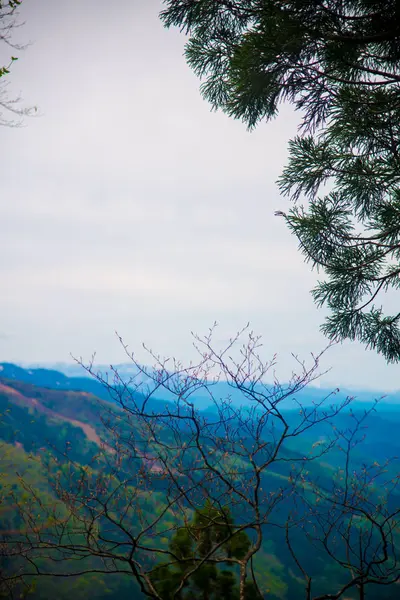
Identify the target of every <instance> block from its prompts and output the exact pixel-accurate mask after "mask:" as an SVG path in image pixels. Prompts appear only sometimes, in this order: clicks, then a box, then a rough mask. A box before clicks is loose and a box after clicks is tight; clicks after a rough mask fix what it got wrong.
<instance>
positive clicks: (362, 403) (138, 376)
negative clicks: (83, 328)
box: [0, 362, 400, 410]
mask: <svg viewBox="0 0 400 600" xmlns="http://www.w3.org/2000/svg"><path fill="white" fill-rule="evenodd" d="M1 368H2V369H7V372H11V373H14V375H12V376H13V377H14V376H15V377H16V378H17V379H18V378H20V377H21V376H22V377H23V379H24V381H25V380H26V381H28V380H29V377H32V379H31V382H32V383H34V382H35V381H37V377H38V376H39V381H41V377H48V378H49V379H48V380H49V382H50V384H51V385H59V384H61V382H64V384H65V385H66V380H65V377H68V378H71V379H72V380H71V381H69V382H68V385H69V386H72V387H71V389H73V386H77V387H76V388H75V389H81V388H80V387H79V386H81V385H82V383H83V385H84V388H85V389H89V388H90V389H94V390H96V391H97V392H96V391H95V392H94V393H103V392H99V391H98V390H99V387H101V386H99V385H97V382H95V381H94V380H93V378H91V377H90V376H89V374H88V373H87V371H86V370H85V369H84V368H83V367H82V366H81V365H79V364H78V363H63V362H56V363H42V364H40V363H31V364H28V365H26V364H22V365H21V367H20V368H22V369H23V370H25V374H22V372H20V371H18V367H17V366H16V365H11V364H10V363H0V369H1ZM113 368H114V369H115V370H116V371H117V372H118V374H119V375H120V377H121V379H122V381H124V382H129V381H130V380H131V379H132V378H134V379H135V381H136V383H139V382H140V383H145V382H146V377H145V376H144V375H143V374H142V373H138V370H137V368H136V367H135V365H133V364H132V363H121V364H117V365H113ZM147 368H148V369H149V367H147ZM93 369H94V371H95V372H99V373H101V374H102V375H103V376H105V375H106V373H109V374H110V376H112V374H111V369H110V365H105V364H96V365H94V367H93ZM30 371H32V374H31V375H30V373H29V372H30ZM46 371H48V373H47V375H46ZM82 379H83V382H82ZM57 381H59V384H57ZM90 382H91V383H90ZM266 383H267V384H268V382H266ZM93 385H94V387H92V386H93ZM334 389H335V388H334V387H317V386H313V385H310V386H307V388H306V389H305V390H303V391H301V392H299V394H298V395H297V397H298V398H299V400H301V402H302V403H304V404H305V405H308V404H312V402H313V401H318V400H321V399H322V398H324V397H326V396H328V395H329V394H331V393H332V392H333V391H334ZM339 390H340V391H339V392H337V393H336V401H340V400H344V399H345V398H346V397H347V396H349V397H352V398H354V400H355V402H356V403H357V406H358V407H359V408H362V407H368V406H370V405H371V404H372V403H374V402H375V400H378V401H379V405H380V407H381V410H384V409H386V408H390V410H400V389H399V390H396V391H393V392H387V391H382V390H379V388H378V387H377V388H376V389H356V388H354V389H353V388H351V389H350V388H349V389H348V388H344V387H341V388H339ZM213 394H214V396H215V397H216V398H218V399H226V398H230V399H231V401H232V402H233V403H234V404H235V405H241V404H248V402H249V401H248V399H247V398H246V397H245V396H244V395H243V394H242V393H241V392H240V391H239V390H237V389H236V388H235V387H232V386H230V385H229V384H228V383H226V382H223V381H220V382H217V383H215V384H213ZM172 398H173V396H172V395H171V394H169V393H168V391H167V390H163V392H162V399H163V400H168V399H172ZM192 401H195V403H196V406H197V407H198V408H201V409H205V408H208V407H210V404H211V401H210V396H209V394H208V393H207V391H205V390H202V389H199V390H197V391H196V393H195V394H194V395H193V396H192ZM291 403H292V400H288V401H287V402H286V405H285V408H287V409H290V408H291V407H293V405H291Z"/></svg>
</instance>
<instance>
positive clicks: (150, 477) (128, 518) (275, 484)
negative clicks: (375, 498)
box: [0, 378, 397, 600]
mask: <svg viewBox="0 0 400 600" xmlns="http://www.w3.org/2000/svg"><path fill="white" fill-rule="evenodd" d="M0 414H1V420H0V440H1V448H0V450H1V456H0V461H1V469H0V472H1V473H2V476H1V479H0V485H1V512H0V523H1V532H2V537H3V541H5V546H4V548H7V543H9V542H10V540H11V541H12V539H13V538H15V536H17V537H18V536H19V538H20V539H21V536H22V537H23V536H24V534H25V533H26V531H28V529H29V528H31V527H32V523H30V522H28V521H29V519H28V521H27V520H26V515H34V519H35V525H36V526H39V527H41V528H42V530H43V532H45V535H46V536H49V537H51V535H52V534H51V528H52V527H55V525H57V526H58V527H59V526H60V523H63V522H64V521H66V520H67V516H68V515H70V513H69V512H68V511H69V508H68V507H69V505H68V502H67V501H66V500H65V499H64V498H63V497H62V494H60V490H65V489H68V486H71V490H72V491H75V492H76V490H78V489H82V488H79V482H81V481H84V482H85V486H86V488H87V489H88V490H89V489H96V490H97V492H98V497H97V498H96V501H99V502H101V501H102V498H105V497H106V495H107V493H109V491H110V490H111V488H113V489H114V490H118V492H117V491H116V492H115V494H114V496H113V498H112V501H110V512H111V514H112V515H114V516H113V519H117V520H118V515H119V514H121V513H124V515H125V521H124V524H125V525H126V524H127V527H128V532H127V533H126V535H125V533H124V532H123V531H122V530H121V527H117V526H116V525H115V524H114V525H115V526H114V525H113V521H112V520H107V519H105V517H104V514H103V515H100V517H99V518H98V514H97V513H96V518H97V521H96V523H97V526H98V527H99V532H100V538H101V535H102V534H101V532H102V531H103V534H104V539H105V540H106V541H104V540H102V539H101V540H100V542H99V539H100V538H99V537H98V538H97V541H96V543H97V544H98V548H99V552H98V553H97V554H98V555H97V557H96V556H94V555H93V554H90V555H89V554H87V555H86V554H82V555H81V556H80V558H79V561H80V562H79V571H80V572H85V573H84V574H82V575H80V576H77V577H75V576H73V573H76V572H77V569H76V566H77V563H76V560H75V561H74V560H67V561H65V560H62V561H61V558H63V559H65V558H68V559H70V558H71V555H70V551H69V550H68V551H64V554H63V553H61V554H58V553H57V552H56V551H55V550H54V548H53V549H51V548H50V550H49V547H48V546H47V547H46V548H47V550H46V552H43V546H42V547H41V548H38V549H36V550H32V553H31V554H30V555H29V556H28V558H35V557H36V558H35V565H36V567H37V565H39V568H40V571H41V573H42V575H41V576H34V571H35V569H32V568H30V567H29V564H28V565H27V562H26V560H25V559H23V558H21V557H17V558H15V557H10V556H7V552H6V551H5V552H3V557H2V559H1V560H2V562H1V569H2V575H3V578H5V579H6V578H7V577H9V576H10V575H14V574H16V573H19V572H20V571H19V570H22V571H21V572H25V573H26V572H30V573H32V577H28V578H25V581H26V582H33V585H32V587H31V588H29V589H28V588H26V587H24V585H22V584H21V583H20V582H18V581H17V583H16V587H15V588H14V592H15V591H16V592H17V593H18V594H21V593H22V594H24V593H26V594H27V596H28V597H31V598H33V599H42V598H43V599H45V598H53V597H54V598H55V597H57V598H60V599H61V600H64V598H65V599H67V598H68V599H69V598H71V596H72V595H73V597H76V598H77V599H78V600H79V599H80V598H82V599H83V598H87V597H88V593H89V590H90V596H92V597H93V598H98V599H99V600H101V599H103V598H104V599H105V598H112V599H115V600H116V599H117V598H118V599H122V600H123V599H124V598H130V599H135V598H141V597H143V596H142V594H141V592H140V591H139V589H138V586H137V583H136V581H135V578H134V577H133V575H132V573H131V574H124V573H123V571H126V570H127V569H126V562H124V561H125V560H126V557H127V553H128V554H129V548H130V546H129V544H127V540H128V538H129V536H130V535H137V532H138V531H140V528H141V527H142V529H143V523H147V522H148V523H150V522H153V523H155V522H157V525H156V526H154V527H152V528H151V529H149V530H148V531H147V533H146V534H145V535H144V537H143V538H142V539H143V543H144V544H145V545H146V544H147V545H151V544H153V545H155V546H156V547H157V548H161V549H162V548H165V549H166V548H167V547H168V543H169V539H170V536H171V532H172V531H173V530H174V527H176V524H177V522H178V521H179V515H177V514H176V513H175V512H174V511H173V510H169V509H168V507H167V505H166V498H167V497H168V489H167V488H168V486H167V479H168V478H166V473H165V471H163V466H162V464H160V462H159V460H158V459H157V458H156V457H157V456H159V455H158V454H157V453H156V451H155V447H154V448H153V451H154V455H153V454H152V451H151V450H152V445H151V444H152V442H151V440H149V439H146V437H145V431H144V430H143V429H142V428H141V426H140V424H139V423H137V422H136V421H135V419H134V418H124V419H123V418H122V415H123V411H121V410H120V409H118V408H117V407H116V406H115V405H114V404H112V403H108V402H106V401H105V400H102V399H99V398H98V397H96V396H94V395H93V394H91V393H88V392H86V391H76V390H69V389H52V388H50V387H43V386H37V385H33V384H32V383H28V382H26V381H19V380H16V379H7V378H0ZM386 418H387V417H385V418H381V419H380V421H379V427H377V428H375V429H374V430H373V435H374V442H375V443H376V440H377V439H379V431H380V430H381V428H384V423H386V420H385V419H386ZM343 419H344V417H343ZM343 422H344V421H343ZM116 423H117V424H118V427H119V429H118V435H119V437H116V436H115V424H116ZM324 431H325V430H324V429H323V428H322V429H321V432H320V434H321V435H323V433H324ZM160 435H161V439H162V440H164V441H165V442H168V441H170V437H171V431H168V429H167V428H166V429H165V431H164V432H163V431H162V430H161V434H160ZM183 435H184V436H185V435H186V436H188V433H187V432H185V431H184V434H183ZM386 437H387V436H386ZM312 441H313V440H312V439H309V438H307V436H305V437H304V441H303V442H301V441H299V440H297V439H296V443H295V444H293V445H292V447H290V446H287V447H286V448H283V449H282V457H283V460H282V461H281V462H276V463H273V464H271V467H270V468H268V469H267V470H266V471H265V472H264V473H263V475H262V489H263V494H265V498H267V497H268V494H274V493H275V492H276V490H277V489H280V486H282V485H286V483H287V481H288V478H289V477H290V471H291V467H290V459H293V460H295V459H297V458H298V457H299V456H301V453H302V452H305V449H306V448H308V447H309V446H310V443H311V442H312ZM119 443H120V444H122V443H125V446H126V447H128V446H129V444H130V448H131V450H132V449H133V452H131V454H130V455H129V456H127V455H126V456H123V455H120V454H119V449H118V444H119ZM207 444H208V442H207V440H205V442H204V452H205V453H206V454H207V453H212V452H213V449H212V446H211V445H209V446H208V447H207ZM302 444H303V446H302ZM396 444H397V442H396V440H392V445H391V446H390V444H389V440H388V439H386V445H389V446H390V448H389V449H388V451H389V450H390V449H391V448H392V447H395V446H396ZM122 445H123V444H122ZM307 451H308V450H307ZM358 456H359V460H361V454H359V455H358ZM365 458H366V457H365V455H364V456H363V459H365ZM185 460H186V461H187V464H188V468H189V467H190V460H191V455H190V453H189V454H187V455H186V458H185ZM230 460H232V459H231V458H230V457H229V456H226V457H225V458H224V461H225V464H226V465H228V464H229V461H230ZM339 460H340V452H339V453H338V452H336V454H335V453H333V454H332V455H331V457H329V458H327V457H323V458H321V460H316V461H314V462H312V463H310V469H311V475H309V477H311V479H312V480H315V481H318V482H319V486H320V488H321V489H322V490H324V489H329V485H330V483H331V480H332V478H333V477H334V474H335V472H336V469H337V465H336V464H335V463H336V462H337V463H338V464H339ZM171 461H173V457H171ZM117 462H118V468H117V467H116V465H117ZM171 464H173V463H171ZM234 468H235V469H236V470H237V472H238V473H240V472H244V471H245V470H246V460H245V459H244V458H243V459H240V460H239V459H235V464H234ZM88 474H89V475H88ZM80 478H81V479H80ZM82 485H83V484H82ZM90 486H93V488H91V487H90ZM121 490H123V491H121ZM307 493H308V492H307ZM310 497H311V492H310ZM291 503H292V500H291V499H290V498H288V499H287V501H286V504H284V505H282V509H281V508H279V509H278V510H277V512H276V516H275V517H274V520H275V521H276V522H278V521H279V519H283V518H284V513H285V510H288V507H290V508H291V509H293V507H294V504H293V505H292V504H291ZM93 506H94V505H93ZM96 510H97V509H96ZM79 514H80V513H79V512H76V513H75V516H73V517H71V516H69V517H68V518H69V520H68V525H66V533H67V534H68V535H69V536H70V537H71V539H72V538H73V540H74V544H75V545H76V544H78V545H79V543H81V542H80V541H82V540H84V536H85V535H86V534H87V530H85V526H86V525H85V522H84V521H81V520H80V517H79ZM188 514H190V507H189V513H188ZM23 515H25V520H24V518H23ZM233 516H234V518H235V520H236V521H237V522H239V523H240V520H241V519H243V518H244V517H245V515H244V513H243V508H242V507H240V506H237V507H236V508H235V507H234V509H233ZM158 518H159V519H160V520H159V521H158V520H157V519H158ZM110 523H111V525H110ZM104 532H107V534H105V533H104ZM110 540H111V541H110ZM128 541H129V540H128ZM292 543H293V544H294V545H296V546H297V547H300V548H302V549H303V551H302V564H303V567H304V568H305V569H306V570H307V571H309V572H311V573H312V574H313V577H314V581H315V593H316V594H317V593H323V591H324V590H328V591H330V592H332V591H334V590H335V589H338V588H339V587H340V586H341V585H344V584H345V582H346V572H345V571H344V570H343V569H340V568H339V567H338V565H337V564H335V563H334V561H332V560H329V557H328V556H326V555H323V554H321V553H319V552H318V551H317V549H316V548H315V547H314V546H313V545H312V544H309V542H308V541H307V539H306V538H305V537H304V533H303V532H302V531H301V530H300V529H299V530H295V531H293V533H292ZM111 548H118V552H119V556H120V559H119V560H117V561H116V562H115V561H114V560H112V561H108V560H107V558H106V557H107V552H110V550H111ZM306 548H307V550H306V551H305V549H306ZM35 552H36V554H35ZM38 556H40V558H37V557H38ZM154 557H155V555H154V556H153V558H151V555H150V554H149V558H148V560H149V561H150V563H151V561H152V560H153V561H154V560H155V558H154ZM146 560H147V559H146ZM150 563H149V564H150ZM253 567H254V570H255V573H256V575H257V580H258V582H259V585H260V587H261V589H262V590H263V594H264V597H265V598H267V599H271V600H295V599H297V598H301V597H303V595H304V581H303V580H302V578H301V573H299V571H298V569H296V564H295V562H294V560H293V557H292V556H291V553H290V551H289V549H288V547H287V545H286V544H285V539H284V535H283V533H282V529H281V528H279V527H276V526H273V525H272V524H271V526H268V525H266V527H265V535H264V539H263V543H262V547H261V549H260V550H259V552H258V553H257V554H256V557H255V560H254V565H253ZM99 570H106V571H108V573H100V572H96V571H99ZM116 570H117V571H118V570H119V571H120V572H118V573H113V571H116ZM61 571H62V574H63V575H64V576H63V577H54V576H51V574H54V573H60V572H61ZM86 571H87V572H86ZM90 571H92V572H90ZM93 571H95V572H93ZM369 589H370V590H372V589H373V588H372V586H370V588H369ZM392 593H393V592H392V589H391V586H387V587H385V586H380V587H379V598H382V599H383V600H388V599H390V598H393V595H392ZM2 594H3V597H11V595H10V594H11V592H10V590H9V588H8V587H7V585H6V586H3V588H2ZM369 594H370V595H367V598H368V600H369V598H371V600H372V598H374V597H375V596H374V595H373V592H372V591H370V592H369ZM346 597H347V598H349V599H353V598H354V599H356V598H357V594H356V592H355V591H354V590H349V591H348V593H347V595H346Z"/></svg>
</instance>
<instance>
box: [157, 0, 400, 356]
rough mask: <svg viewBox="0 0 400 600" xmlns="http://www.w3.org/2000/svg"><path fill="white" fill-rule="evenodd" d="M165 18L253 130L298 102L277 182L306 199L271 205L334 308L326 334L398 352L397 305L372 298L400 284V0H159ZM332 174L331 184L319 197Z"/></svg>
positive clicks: (209, 81)
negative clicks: (295, 129)
mask: <svg viewBox="0 0 400 600" xmlns="http://www.w3.org/2000/svg"><path fill="white" fill-rule="evenodd" d="M165 4H166V9H165V10H164V11H163V12H162V13H161V18H162V19H163V21H164V23H165V25H166V26H167V27H169V26H178V27H180V28H181V29H182V30H184V31H185V33H186V34H188V36H189V40H188V42H187V45H186V58H187V61H188V63H189V65H190V66H191V67H192V68H193V70H194V71H195V73H196V74H197V75H198V76H199V77H201V78H202V79H203V83H202V86H201V91H202V94H203V95H204V97H205V98H206V99H207V100H209V101H210V102H211V104H212V106H213V107H214V108H220V109H222V110H223V111H225V112H226V113H227V114H228V115H230V116H233V117H235V118H239V119H242V120H243V121H244V122H245V123H247V125H248V126H249V127H250V128H252V127H255V126H256V124H257V123H258V122H259V121H260V120H262V119H271V118H272V117H274V116H275V115H276V114H277V113H278V108H279V104H280V103H281V102H283V101H287V102H289V103H291V104H292V105H294V107H295V108H296V109H297V110H299V111H300V115H301V125H300V131H301V135H299V136H298V137H296V138H295V139H294V140H293V141H292V142H291V144H290V148H289V150H290V156H289V164H288V166H287V167H286V169H285V170H284V172H283V175H282V177H281V179H280V188H281V190H282V191H283V193H287V194H289V195H290V196H291V198H292V199H293V200H295V201H298V200H299V198H301V197H305V198H306V199H307V201H308V206H306V207H304V206H295V207H294V208H293V209H291V210H290V211H289V212H288V213H287V214H284V213H283V212H281V211H278V213H277V214H279V215H282V216H283V217H284V218H285V219H286V221H287V224H288V225H289V228H290V229H291V231H292V232H293V233H294V234H295V235H296V236H297V238H298V240H299V244H300V248H301V250H302V252H303V253H304V255H305V257H306V260H307V261H309V262H311V264H312V265H313V266H315V267H317V268H319V269H321V270H323V271H324V273H325V275H326V280H324V281H322V282H320V283H319V284H318V286H317V287H316V289H315V290H314V292H313V294H314V298H315V301H316V303H317V305H319V306H321V305H326V306H327V307H328V308H329V310H330V315H329V316H328V318H327V320H326V322H325V324H324V325H323V326H322V330H323V332H324V333H325V334H326V335H327V336H328V337H329V338H330V339H334V340H343V339H345V338H350V339H353V340H354V339H357V340H360V341H361V342H362V343H363V344H365V345H366V346H367V347H371V348H374V349H376V351H377V352H379V353H381V354H382V355H383V356H384V357H385V358H386V359H387V360H388V361H392V362H397V361H398V360H400V312H398V311H397V309H395V311H394V312H389V313H388V310H386V309H385V310H384V309H383V307H382V306H381V305H380V304H378V298H379V297H380V296H381V295H382V293H383V292H386V291H388V290H389V289H393V290H397V289H398V288H399V284H400V226H399V223H400V219H399V216H400V192H399V188H398V178H399V166H400V165H399V154H398V139H399V122H400V121H399V116H400V110H399V92H400V70H399V61H400V9H399V3H398V1H397V0H387V1H385V2H381V1H377V0H347V1H346V2H343V1H342V0H327V1H326V2H315V1H313V0H306V1H299V0H292V1H290V2H279V1H278V0H261V1H260V0H217V1H215V2H212V1H211V2H210V1H209V0H165ZM326 184H328V189H331V192H330V193H328V194H327V195H322V197H320V196H319V193H320V191H323V187H324V186H325V185H326Z"/></svg>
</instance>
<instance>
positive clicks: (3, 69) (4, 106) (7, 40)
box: [0, 0, 37, 127]
mask: <svg viewBox="0 0 400 600" xmlns="http://www.w3.org/2000/svg"><path fill="white" fill-rule="evenodd" d="M21 3H22V0H8V1H3V0H2V1H0V43H1V46H2V47H3V48H4V49H5V51H6V53H7V58H6V59H5V64H3V65H0V125H7V126H9V127H17V126H19V125H21V123H22V119H23V117H25V116H32V115H33V114H35V113H36V110H37V109H36V107H24V106H23V104H22V98H21V96H20V95H17V96H15V95H14V96H13V95H10V93H9V87H10V82H9V81H8V75H9V74H10V69H11V67H12V65H13V63H14V62H15V61H16V60H18V57H17V56H15V54H17V53H18V52H20V51H21V50H23V49H24V48H25V47H26V46H24V45H21V44H19V43H17V42H16V41H15V39H14V38H15V30H16V29H18V28H19V27H21V25H22V23H21V22H20V21H19V14H18V8H19V6H20V5H21Z"/></svg>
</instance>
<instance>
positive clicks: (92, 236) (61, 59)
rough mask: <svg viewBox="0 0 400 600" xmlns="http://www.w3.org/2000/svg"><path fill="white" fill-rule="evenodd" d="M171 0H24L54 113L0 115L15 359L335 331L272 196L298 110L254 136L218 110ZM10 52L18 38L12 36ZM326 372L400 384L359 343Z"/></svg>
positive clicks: (184, 351)
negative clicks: (203, 338)
mask: <svg viewBox="0 0 400 600" xmlns="http://www.w3.org/2000/svg"><path fill="white" fill-rule="evenodd" d="M160 8H161V3H160V1H159V0H121V1H119V2H116V3H114V4H112V3H110V2H109V1H107V2H106V1H105V0H96V1H94V0H85V1H82V0H69V1H68V2H58V1H53V2H49V1H48V0H25V2H24V6H23V7H22V8H21V15H22V19H23V20H24V21H25V26H24V27H23V28H21V29H20V30H19V31H18V37H19V39H20V40H21V41H30V42H32V43H31V45H30V46H29V47H28V48H27V49H26V51H25V52H24V53H23V54H22V55H21V54H20V56H21V58H20V60H19V61H18V62H17V63H15V65H14V66H13V70H12V75H11V76H10V77H11V87H10V88H9V91H10V94H11V93H15V94H17V93H19V92H21V93H22V95H23V97H24V99H25V102H26V104H30V105H37V106H38V109H39V114H40V116H38V117H36V118H33V119H28V120H26V122H25V126H24V127H22V128H20V129H9V128H2V129H1V130H0V135H1V136H2V144H1V150H0V152H1V167H2V168H1V186H2V202H1V207H0V239H1V260H0V274H1V282H2V285H1V288H2V293H1V295H0V312H1V315H2V319H1V323H0V360H3V361H14V362H29V363H33V362H56V361H70V360H71V358H70V353H72V354H74V355H82V356H83V357H85V358H87V357H89V356H90V355H91V353H92V352H93V351H97V356H98V360H99V361H100V362H103V363H109V362H122V361H123V360H124V356H123V354H122V352H121V349H120V347H119V345H118V343H117V341H116V339H115V335H114V331H115V330H117V331H118V332H119V333H120V334H121V335H122V336H123V337H124V339H125V340H126V342H127V343H129V345H130V348H131V349H132V350H136V351H137V352H138V356H139V358H140V359H141V360H145V358H146V357H145V355H144V354H143V352H142V351H141V342H145V343H147V344H148V345H150V346H152V347H153V349H154V350H156V351H158V352H160V353H161V354H168V355H170V354H174V355H177V356H178V357H180V358H182V359H183V360H186V359H188V358H191V357H192V356H193V350H192V346H191V337H190V331H191V330H194V331H196V332H198V333H203V332H205V331H206V330H207V328H208V327H209V326H210V325H211V324H212V323H213V322H214V321H215V320H217V321H218V322H219V324H220V325H219V328H218V332H217V340H218V342H219V343H223V341H224V340H225V339H227V338H228V337H229V336H230V335H232V334H233V333H234V332H235V331H236V330H237V329H238V328H240V327H242V326H243V325H244V324H245V323H246V322H247V321H250V322H251V325H252V327H253V328H254V330H255V331H256V332H258V333H260V334H262V335H263V337H264V343H265V357H266V358H267V357H269V356H271V355H272V354H273V353H274V352H278V353H279V361H280V363H281V366H282V369H283V370H285V369H287V368H289V365H291V362H290V360H291V359H290V353H291V352H295V353H298V354H299V355H300V356H301V357H304V358H306V357H307V356H308V355H309V353H310V352H318V351H320V350H321V349H322V348H323V347H324V346H325V345H326V340H324V338H323V337H322V336H321V334H320V333H319V331H318V326H319V324H320V322H321V321H322V317H323V315H322V313H321V312H320V311H318V310H317V309H316V307H315V306H314V305H313V302H312V299H311V296H310V294H309V290H310V289H311V287H312V286H313V283H314V282H315V275H314V274H312V273H311V272H310V271H309V268H308V267H307V266H306V265H304V264H303V260H302V257H301V255H300V254H299V253H298V252H297V245H296V240H295V239H294V238H292V237H291V235H290V234H289V232H288V231H287V230H286V227H285V225H284V223H283V221H282V220H280V219H279V218H277V217H275V216H274V211H275V210H284V209H285V207H286V205H287V203H286V201H285V200H283V199H281V198H280V197H279V194H278V192H277V188H276V185H275V181H276V179H277V177H278V175H279V174H280V172H281V169H282V167H283V165H284V163H285V159H286V156H287V152H286V147H287V141H288V139H289V138H290V137H291V136H292V135H293V134H294V133H295V131H296V125H297V118H296V115H295V114H293V113H292V112H291V111H290V110H289V109H288V108H286V109H283V110H282V112H281V115H280V116H279V118H278V119H277V120H275V121H274V122H272V123H268V124H263V125H261V126H260V127H259V128H258V129H257V130H256V131H255V132H252V133H249V132H247V131H246V128H245V126H244V125H243V124H241V123H239V122H235V121H232V120H230V119H228V118H227V117H226V116H225V115H223V114H219V113H212V112H210V107H209V106H208V105H207V103H206V102H205V101H204V100H202V98H201V96H200V94H199V90H198V88H199V82H198V81H197V80H196V78H195V77H194V75H193V74H192V73H191V71H190V70H189V67H188V66H187V65H186V63H185V61H184V58H183V56H182V53H183V46H184V39H183V37H182V35H181V34H180V33H179V32H178V31H172V30H171V31H167V30H164V29H163V27H162V25H161V23H160V21H159V19H158V12H159V10H160ZM3 54H4V50H3ZM323 367H325V368H329V367H332V370H331V371H330V373H329V374H328V375H327V376H326V377H325V380H324V382H325V383H333V384H335V385H351V386H354V387H372V388H378V389H390V388H399V387H400V385H399V381H398V375H399V369H400V367H399V366H391V367H388V366H387V365H386V364H385V362H384V360H383V359H381V358H379V357H378V356H376V355H375V354H374V353H372V352H366V351H365V350H364V349H363V348H362V347H361V346H358V345H356V344H350V343H346V344H344V345H341V346H338V347H335V348H333V349H330V351H329V353H328V354H327V355H325V358H324V363H323Z"/></svg>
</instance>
